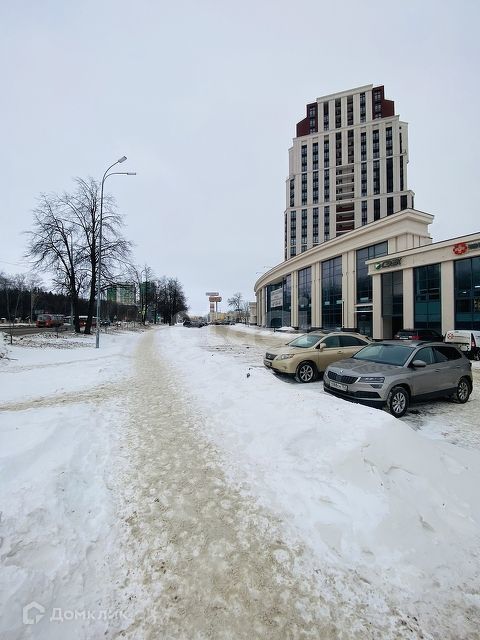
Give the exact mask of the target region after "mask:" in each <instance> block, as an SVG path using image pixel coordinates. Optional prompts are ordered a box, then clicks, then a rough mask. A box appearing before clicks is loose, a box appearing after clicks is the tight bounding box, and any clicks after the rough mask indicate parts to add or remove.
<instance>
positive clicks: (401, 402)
mask: <svg viewBox="0 0 480 640" xmlns="http://www.w3.org/2000/svg"><path fill="white" fill-rule="evenodd" d="M323 388H324V390H325V391H327V392H328V393H331V394H333V395H335V396H339V397H341V398H345V399H347V400H353V401H355V402H360V403H362V404H366V405H369V406H374V407H378V408H383V407H385V406H386V407H387V408H388V410H389V411H390V413H391V414H392V415H393V416H395V417H396V418H401V417H402V416H403V415H405V413H406V411H407V409H408V407H409V405H410V403H411V402H416V401H421V400H429V399H432V398H438V397H451V398H452V399H454V400H456V401H457V402H459V403H462V404H463V403H465V402H467V400H468V399H469V397H470V394H471V392H472V388H473V379H472V363H471V362H470V361H469V360H468V359H467V358H466V357H465V356H464V355H463V354H462V352H461V351H459V350H458V349H457V348H456V347H454V346H453V345H446V344H439V343H438V342H421V341H420V342H419V341H413V340H412V341H402V342H398V341H395V340H388V341H385V342H375V343H372V344H370V345H368V346H367V347H365V348H364V349H362V350H361V351H359V352H358V353H356V354H355V355H354V356H353V357H352V358H349V359H347V360H340V361H338V362H335V363H334V364H331V365H329V366H328V367H327V370H326V371H325V374H324V376H323Z"/></svg>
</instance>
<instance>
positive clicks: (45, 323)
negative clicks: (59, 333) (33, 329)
mask: <svg viewBox="0 0 480 640" xmlns="http://www.w3.org/2000/svg"><path fill="white" fill-rule="evenodd" d="M63 322H64V317H63V315H61V314H59V313H40V314H39V315H38V316H37V321H36V323H35V324H36V326H37V327H61V326H62V325H63Z"/></svg>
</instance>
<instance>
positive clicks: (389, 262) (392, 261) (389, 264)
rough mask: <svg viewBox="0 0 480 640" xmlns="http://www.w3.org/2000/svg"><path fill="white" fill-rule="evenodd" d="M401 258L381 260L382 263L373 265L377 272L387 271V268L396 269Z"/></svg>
mask: <svg viewBox="0 0 480 640" xmlns="http://www.w3.org/2000/svg"><path fill="white" fill-rule="evenodd" d="M401 262H402V259H401V258H390V260H383V261H382V262H376V263H375V269H376V270H377V271H379V270H380V269H387V268H388V267H398V265H399V264H401Z"/></svg>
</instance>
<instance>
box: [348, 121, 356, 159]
mask: <svg viewBox="0 0 480 640" xmlns="http://www.w3.org/2000/svg"><path fill="white" fill-rule="evenodd" d="M347 142H348V145H347V151H348V164H353V162H354V151H355V148H354V142H353V130H352V129H351V130H350V131H349V132H348V137H347Z"/></svg>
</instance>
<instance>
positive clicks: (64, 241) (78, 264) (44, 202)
mask: <svg viewBox="0 0 480 640" xmlns="http://www.w3.org/2000/svg"><path fill="white" fill-rule="evenodd" d="M28 236H29V243H28V247H27V254H26V255H27V257H28V258H30V259H31V260H32V263H33V266H34V267H35V268H36V269H38V270H40V271H51V272H52V273H53V282H54V285H55V288H56V289H58V290H60V291H67V292H68V294H69V295H70V299H71V301H72V309H73V315H74V325H75V331H76V332H77V333H79V332H80V322H79V318H78V296H79V291H80V288H81V286H82V283H83V282H84V281H85V277H86V274H85V271H84V270H83V273H82V266H83V265H82V263H83V257H82V253H83V252H82V250H81V249H80V247H81V245H80V240H81V236H80V233H79V229H78V226H77V225H75V224H74V222H73V221H72V220H71V219H69V217H68V211H66V210H65V208H64V206H63V202H62V200H61V199H60V198H59V197H58V196H57V195H55V194H50V195H47V194H42V195H41V196H40V198H39V200H38V204H37V207H36V208H35V209H34V212H33V229H32V231H29V232H28Z"/></svg>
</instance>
